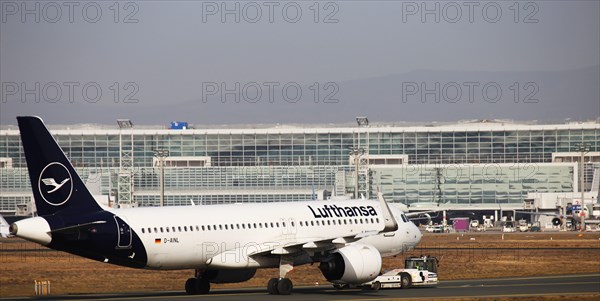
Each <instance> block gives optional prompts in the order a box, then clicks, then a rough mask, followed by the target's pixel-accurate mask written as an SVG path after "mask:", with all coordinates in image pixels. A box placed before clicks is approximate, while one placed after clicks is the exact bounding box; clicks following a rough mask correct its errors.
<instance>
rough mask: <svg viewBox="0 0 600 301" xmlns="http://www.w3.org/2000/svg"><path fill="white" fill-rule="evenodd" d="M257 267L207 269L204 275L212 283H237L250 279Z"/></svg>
mask: <svg viewBox="0 0 600 301" xmlns="http://www.w3.org/2000/svg"><path fill="white" fill-rule="evenodd" d="M254 274H256V269H231V270H207V271H206V272H204V274H203V275H202V276H203V277H205V278H206V279H208V280H209V281H210V282H212V283H237V282H244V281H247V280H250V278H252V277H254Z"/></svg>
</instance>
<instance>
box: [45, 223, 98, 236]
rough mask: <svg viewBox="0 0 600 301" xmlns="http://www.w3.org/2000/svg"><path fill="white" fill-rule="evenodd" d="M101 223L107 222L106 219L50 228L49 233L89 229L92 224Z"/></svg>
mask: <svg viewBox="0 0 600 301" xmlns="http://www.w3.org/2000/svg"><path fill="white" fill-rule="evenodd" d="M100 224H106V221H95V222H91V223H85V224H79V225H75V226H69V227H64V228H59V229H54V230H50V231H49V232H48V233H65V232H72V231H75V230H81V229H87V228H90V227H91V226H94V225H100Z"/></svg>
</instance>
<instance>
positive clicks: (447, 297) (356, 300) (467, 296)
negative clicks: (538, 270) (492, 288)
mask: <svg viewBox="0 0 600 301" xmlns="http://www.w3.org/2000/svg"><path fill="white" fill-rule="evenodd" d="M598 294H600V293H598V292H578V293H547V294H506V295H477V296H471V295H464V296H440V297H390V296H385V297H384V296H382V297H381V298H370V299H337V300H332V301H350V300H352V301H372V300H415V299H418V298H427V300H450V299H474V298H475V299H480V298H499V297H501V298H506V297H538V296H580V295H598Z"/></svg>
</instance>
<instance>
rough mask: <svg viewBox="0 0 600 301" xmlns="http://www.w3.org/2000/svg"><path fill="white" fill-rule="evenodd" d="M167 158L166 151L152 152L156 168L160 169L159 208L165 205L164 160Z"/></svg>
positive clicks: (167, 152)
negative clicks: (156, 163) (156, 164)
mask: <svg viewBox="0 0 600 301" xmlns="http://www.w3.org/2000/svg"><path fill="white" fill-rule="evenodd" d="M168 156H169V150H168V149H157V150H154V157H156V158H158V167H159V168H160V207H163V206H164V205H165V159H166V158H167V157H168Z"/></svg>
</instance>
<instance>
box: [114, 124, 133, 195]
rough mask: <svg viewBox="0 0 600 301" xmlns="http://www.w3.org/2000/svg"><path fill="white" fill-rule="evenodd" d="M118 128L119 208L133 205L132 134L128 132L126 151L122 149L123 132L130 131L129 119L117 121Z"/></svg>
mask: <svg viewBox="0 0 600 301" xmlns="http://www.w3.org/2000/svg"><path fill="white" fill-rule="evenodd" d="M117 125H118V126H119V173H118V176H117V196H118V204H119V206H122V205H125V206H126V207H131V206H132V205H133V181H132V180H133V175H132V172H133V170H132V168H133V132H132V131H130V137H129V138H130V141H129V144H128V145H129V147H128V149H124V148H123V130H124V129H132V128H133V122H131V120H130V119H117Z"/></svg>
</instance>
